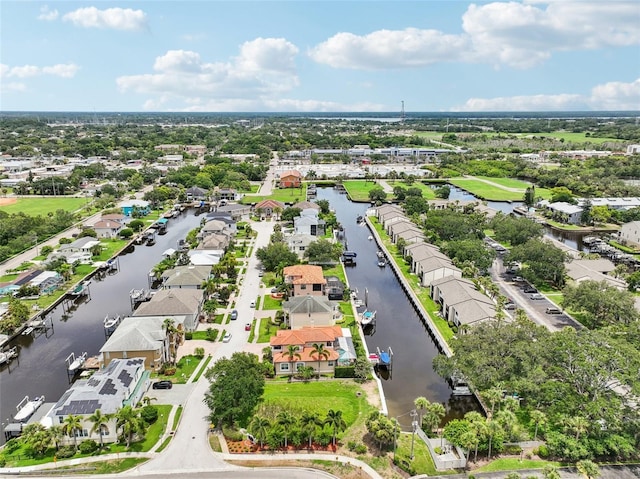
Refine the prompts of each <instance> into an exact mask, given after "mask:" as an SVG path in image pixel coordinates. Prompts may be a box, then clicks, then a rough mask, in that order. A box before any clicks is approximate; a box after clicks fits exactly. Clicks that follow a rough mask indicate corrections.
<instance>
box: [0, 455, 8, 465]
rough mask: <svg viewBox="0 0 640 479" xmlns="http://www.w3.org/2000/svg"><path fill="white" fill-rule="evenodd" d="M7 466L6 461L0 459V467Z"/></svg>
mask: <svg viewBox="0 0 640 479" xmlns="http://www.w3.org/2000/svg"><path fill="white" fill-rule="evenodd" d="M6 465H7V460H6V459H5V458H4V457H0V467H4V466H6Z"/></svg>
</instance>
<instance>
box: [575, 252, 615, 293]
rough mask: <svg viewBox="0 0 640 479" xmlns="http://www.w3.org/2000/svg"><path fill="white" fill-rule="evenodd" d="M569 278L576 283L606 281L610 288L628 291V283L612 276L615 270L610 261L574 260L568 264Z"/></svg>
mask: <svg viewBox="0 0 640 479" xmlns="http://www.w3.org/2000/svg"><path fill="white" fill-rule="evenodd" d="M566 269H567V276H569V278H571V279H572V280H574V281H575V282H576V283H580V282H582V281H598V282H599V281H605V282H606V283H607V284H609V285H610V286H613V287H615V288H618V289H620V290H626V289H627V283H626V281H624V280H622V279H618V278H614V277H613V276H610V275H609V274H608V273H611V272H612V271H613V270H614V269H615V264H613V263H612V262H611V261H609V260H608V259H592V260H589V259H574V260H572V261H570V262H568V263H567V264H566Z"/></svg>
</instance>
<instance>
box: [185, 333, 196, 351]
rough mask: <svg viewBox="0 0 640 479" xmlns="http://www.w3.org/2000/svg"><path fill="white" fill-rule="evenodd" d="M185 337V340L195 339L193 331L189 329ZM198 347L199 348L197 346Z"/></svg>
mask: <svg viewBox="0 0 640 479" xmlns="http://www.w3.org/2000/svg"><path fill="white" fill-rule="evenodd" d="M184 339H185V341H189V340H191V339H193V333H192V332H191V331H187V332H186V333H184ZM196 349H198V348H196Z"/></svg>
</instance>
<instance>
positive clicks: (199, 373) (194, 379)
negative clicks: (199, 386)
mask: <svg viewBox="0 0 640 479" xmlns="http://www.w3.org/2000/svg"><path fill="white" fill-rule="evenodd" d="M211 358H212V356H211V355H209V356H207V357H206V359H205V360H204V364H203V365H202V368H200V371H198V374H196V377H195V378H193V382H194V383H197V382H198V380H199V379H200V376H202V375H203V374H204V373H205V371H206V370H207V366H208V365H209V363H210V362H211ZM181 413H182V406H179V408H178V413H177V414H178V417H179V415H180V414H181ZM173 424H174V425H173V428H174V429H175V428H176V426H175V424H176V423H175V421H174V423H173Z"/></svg>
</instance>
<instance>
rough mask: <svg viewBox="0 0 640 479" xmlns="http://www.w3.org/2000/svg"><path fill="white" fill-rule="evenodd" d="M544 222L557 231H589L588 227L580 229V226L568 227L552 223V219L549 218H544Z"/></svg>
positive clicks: (563, 224) (557, 222) (555, 222)
mask: <svg viewBox="0 0 640 479" xmlns="http://www.w3.org/2000/svg"><path fill="white" fill-rule="evenodd" d="M545 221H546V222H547V223H548V224H549V225H550V226H553V227H554V228H557V229H559V230H565V231H585V232H587V231H591V228H589V227H582V226H577V225H570V224H567V223H560V222H559V221H554V220H552V219H549V218H545Z"/></svg>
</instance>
